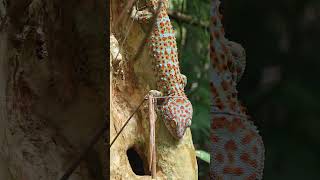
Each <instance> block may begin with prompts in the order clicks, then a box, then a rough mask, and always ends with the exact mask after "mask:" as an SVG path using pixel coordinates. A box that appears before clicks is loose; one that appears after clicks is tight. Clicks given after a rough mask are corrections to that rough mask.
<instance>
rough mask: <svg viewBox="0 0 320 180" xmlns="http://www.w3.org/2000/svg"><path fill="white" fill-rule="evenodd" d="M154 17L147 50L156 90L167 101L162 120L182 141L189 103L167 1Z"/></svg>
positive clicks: (153, 0)
mask: <svg viewBox="0 0 320 180" xmlns="http://www.w3.org/2000/svg"><path fill="white" fill-rule="evenodd" d="M158 2H159V1H157V0H149V1H147V6H149V7H150V9H153V10H156V9H157V7H158ZM161 2H162V5H161V6H160V11H159V13H158V15H157V17H156V25H155V27H154V29H153V31H152V33H151V35H150V38H149V39H148V44H149V47H150V51H151V54H152V56H153V57H154V59H155V61H154V62H153V65H154V69H155V72H156V75H157V89H158V90H159V91H161V92H162V94H163V95H164V96H175V97H172V98H166V99H165V100H164V102H163V104H162V105H161V107H160V112H161V116H162V119H163V121H164V123H165V125H166V127H167V129H168V130H169V131H170V133H171V134H172V136H173V137H175V138H176V139H181V138H182V137H183V135H184V133H185V131H186V129H187V128H188V127H190V126H191V119H192V114H193V109H192V104H191V102H190V101H189V100H188V98H187V96H186V95H185V93H184V87H185V84H186V78H185V76H184V75H182V74H181V73H180V68H179V60H178V51H177V45H176V38H175V31H174V30H173V28H172V25H171V22H170V19H169V16H168V14H167V8H168V0H162V1H161Z"/></svg>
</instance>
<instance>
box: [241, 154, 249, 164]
mask: <svg viewBox="0 0 320 180" xmlns="http://www.w3.org/2000/svg"><path fill="white" fill-rule="evenodd" d="M240 159H241V160H242V161H243V162H246V163H248V162H249V161H250V156H249V154H248V153H242V154H241V156H240Z"/></svg>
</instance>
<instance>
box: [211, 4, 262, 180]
mask: <svg viewBox="0 0 320 180" xmlns="http://www.w3.org/2000/svg"><path fill="white" fill-rule="evenodd" d="M219 4H220V2H219V1H218V0H212V4H211V5H212V8H211V24H210V58H211V65H212V67H211V82H210V88H211V94H212V105H213V106H212V109H211V114H212V115H211V117H212V119H211V136H210V138H211V139H210V141H211V149H210V155H211V158H210V161H211V162H210V179H211V180H229V179H232V180H261V179H262V172H263V166H264V145H263V141H262V138H261V136H260V135H259V133H258V130H257V128H256V127H255V125H254V124H253V122H252V121H250V120H248V119H249V117H248V115H247V112H246V109H245V107H243V106H242V105H241V104H240V102H239V101H238V97H237V96H238V95H237V90H236V84H237V82H238V81H239V79H240V78H241V76H242V74H243V71H244V68H245V60H244V59H243V58H242V57H243V53H242V51H241V50H240V51H237V50H235V51H233V50H234V49H232V48H234V45H235V44H230V42H229V41H228V40H227V39H226V38H225V37H224V30H223V26H222V23H221V17H220V16H221V15H220V13H219ZM237 52H238V53H240V55H239V56H238V55H233V53H237ZM239 57H240V58H239Z"/></svg>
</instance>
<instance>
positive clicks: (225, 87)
mask: <svg viewBox="0 0 320 180" xmlns="http://www.w3.org/2000/svg"><path fill="white" fill-rule="evenodd" d="M221 86H222V88H223V90H225V91H227V90H228V89H229V84H228V82H227V81H225V80H223V81H222V82H221Z"/></svg>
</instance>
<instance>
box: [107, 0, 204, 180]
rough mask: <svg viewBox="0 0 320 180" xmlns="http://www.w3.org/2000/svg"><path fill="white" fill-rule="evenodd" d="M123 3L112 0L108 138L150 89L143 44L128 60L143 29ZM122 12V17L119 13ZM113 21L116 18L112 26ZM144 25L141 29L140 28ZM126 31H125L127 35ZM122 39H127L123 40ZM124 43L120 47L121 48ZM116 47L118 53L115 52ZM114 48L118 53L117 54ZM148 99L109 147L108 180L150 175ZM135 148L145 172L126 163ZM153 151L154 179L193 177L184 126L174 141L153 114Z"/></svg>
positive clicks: (194, 168) (147, 57)
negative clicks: (155, 154) (134, 60)
mask: <svg viewBox="0 0 320 180" xmlns="http://www.w3.org/2000/svg"><path fill="white" fill-rule="evenodd" d="M127 3H128V1H123V0H122V1H119V0H117V1H115V0H113V1H111V13H110V14H111V17H110V19H111V21H110V22H111V27H110V29H111V36H110V52H111V53H110V58H111V62H110V63H111V71H110V77H111V85H112V88H111V106H110V107H111V122H110V138H111V140H112V139H113V138H114V137H115V136H116V134H117V133H118V132H119V130H120V129H121V127H122V126H123V124H124V123H125V121H126V120H127V119H128V117H129V116H130V115H131V113H133V112H134V111H135V109H136V108H137V107H138V105H139V104H140V103H141V101H142V100H143V98H144V96H145V95H146V94H147V93H148V91H149V90H151V89H154V88H155V75H154V74H153V71H152V64H151V61H152V59H151V57H150V55H149V52H148V49H149V48H148V47H145V48H144V51H143V52H142V53H141V56H140V58H138V59H137V61H136V62H133V59H134V57H135V55H136V53H137V52H138V49H139V46H140V44H141V43H143V42H142V40H143V38H144V36H145V32H144V31H143V28H147V25H140V24H139V23H137V22H133V24H132V26H131V22H132V20H131V19H130V18H128V14H129V13H127V10H126V9H125V7H126V5H127ZM123 11H125V14H124V16H123V18H122V19H119V17H120V14H121V13H122V12H123ZM115 22H119V25H118V26H117V27H114V24H115ZM144 26H145V27H144ZM128 32H129V33H128ZM124 39H126V41H123V40H124ZM122 44H123V46H121V45H122ZM119 51H120V52H119ZM118 52H119V53H118ZM147 105H148V103H147V102H145V103H144V105H143V106H142V107H141V108H140V109H139V111H138V112H137V113H136V114H135V115H134V116H133V118H132V119H131V121H130V122H129V123H128V125H127V126H126V127H125V129H124V131H123V132H122V133H121V135H120V136H119V138H118V139H117V140H116V142H115V143H114V144H113V146H112V147H111V151H110V158H111V159H110V168H111V169H110V173H111V174H110V175H111V179H150V172H149V169H148V167H149V164H148V155H149V120H148V107H147ZM129 148H134V150H135V151H136V152H137V153H138V154H139V156H140V158H141V159H142V161H143V165H144V172H145V174H144V175H137V174H135V173H134V171H133V168H132V167H131V166H130V163H129V160H128V156H127V153H126V152H127V150H128V149H129ZM156 151H157V178H158V179H184V180H187V179H190V180H193V179H198V167H197V162H196V154H195V150H194V146H193V143H192V137H191V131H190V129H188V130H187V131H186V134H185V136H184V137H183V138H182V140H181V141H180V142H179V141H177V140H175V139H173V137H172V136H171V135H170V133H169V131H168V130H167V129H166V127H165V125H164V124H163V122H162V121H161V119H160V118H158V120H157V122H156Z"/></svg>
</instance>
